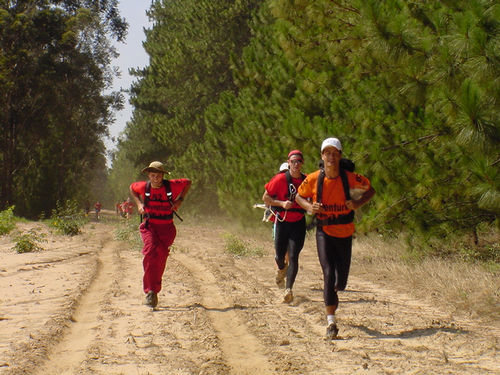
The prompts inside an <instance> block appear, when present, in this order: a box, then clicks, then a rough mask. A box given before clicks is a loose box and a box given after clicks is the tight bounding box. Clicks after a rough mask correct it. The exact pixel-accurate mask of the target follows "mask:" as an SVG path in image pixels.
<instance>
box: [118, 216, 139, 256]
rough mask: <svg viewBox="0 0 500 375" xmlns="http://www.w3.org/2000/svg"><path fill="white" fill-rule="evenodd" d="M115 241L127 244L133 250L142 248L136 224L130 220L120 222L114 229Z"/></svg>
mask: <svg viewBox="0 0 500 375" xmlns="http://www.w3.org/2000/svg"><path fill="white" fill-rule="evenodd" d="M115 239H116V240H118V241H123V242H128V243H130V244H131V245H132V246H133V248H138V249H141V248H142V239H141V235H140V234H139V229H138V225H137V223H134V222H132V221H130V220H127V221H124V222H121V223H120V225H119V226H118V227H117V228H116V229H115Z"/></svg>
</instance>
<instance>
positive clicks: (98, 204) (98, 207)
mask: <svg viewBox="0 0 500 375" xmlns="http://www.w3.org/2000/svg"><path fill="white" fill-rule="evenodd" d="M101 208H102V204H101V202H99V201H97V202H96V203H95V204H94V210H95V218H96V220H99V214H100V213H101Z"/></svg>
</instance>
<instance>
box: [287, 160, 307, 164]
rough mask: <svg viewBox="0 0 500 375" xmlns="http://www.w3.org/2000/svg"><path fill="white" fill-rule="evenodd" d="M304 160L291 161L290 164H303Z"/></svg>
mask: <svg viewBox="0 0 500 375" xmlns="http://www.w3.org/2000/svg"><path fill="white" fill-rule="evenodd" d="M303 162H304V160H302V159H295V160H290V163H292V164H302V163H303Z"/></svg>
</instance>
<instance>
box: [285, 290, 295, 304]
mask: <svg viewBox="0 0 500 375" xmlns="http://www.w3.org/2000/svg"><path fill="white" fill-rule="evenodd" d="M292 301H293V292H292V289H290V288H286V290H285V295H284V296H283V303H291V302H292Z"/></svg>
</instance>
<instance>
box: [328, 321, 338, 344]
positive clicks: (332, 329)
mask: <svg viewBox="0 0 500 375" xmlns="http://www.w3.org/2000/svg"><path fill="white" fill-rule="evenodd" d="M338 334H339V329H338V328H337V325H336V324H335V323H330V325H329V326H328V327H326V338H327V339H329V340H334V339H336V338H337V335H338Z"/></svg>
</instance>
